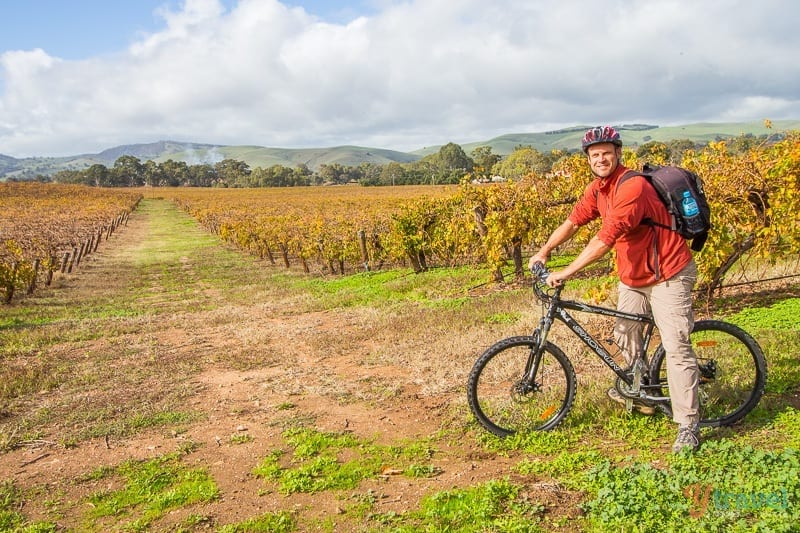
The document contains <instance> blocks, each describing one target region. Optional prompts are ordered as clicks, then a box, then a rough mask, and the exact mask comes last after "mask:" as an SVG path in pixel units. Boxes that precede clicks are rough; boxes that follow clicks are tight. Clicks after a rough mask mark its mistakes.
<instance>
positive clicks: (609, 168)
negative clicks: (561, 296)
mask: <svg viewBox="0 0 800 533" xmlns="http://www.w3.org/2000/svg"><path fill="white" fill-rule="evenodd" d="M582 147H583V151H584V153H585V154H586V156H587V160H588V162H589V166H590V168H591V171H592V174H593V175H594V178H595V179H594V180H593V181H592V182H591V183H590V184H589V185H588V186H587V187H586V189H585V191H584V193H583V196H582V197H581V198H580V199H579V200H578V202H577V204H576V205H575V206H574V208H573V210H572V213H571V214H570V215H569V217H568V218H567V220H566V221H564V222H563V223H562V224H561V225H560V226H559V227H558V228H557V229H556V230H555V231H554V232H553V234H552V235H551V236H550V237H549V238H548V240H547V242H546V243H545V244H544V246H542V248H541V250H539V252H538V253H536V254H535V255H534V256H533V257H531V259H530V266H533V265H534V264H535V263H542V264H546V261H547V259H548V257H549V256H550V253H551V252H552V251H553V249H555V248H556V247H557V246H559V245H561V244H562V243H564V242H566V241H568V240H569V239H570V238H572V236H573V235H575V233H576V232H577V231H578V229H579V228H580V227H581V226H583V225H585V224H588V223H589V222H590V221H592V220H594V219H596V218H598V217H600V218H601V220H602V225H601V228H600V230H599V232H598V233H597V235H595V236H594V237H593V238H592V239H591V240H590V241H589V243H588V244H587V245H586V247H585V248H584V249H583V250H582V251H581V252H580V253H579V254H578V256H577V257H576V258H575V259H574V260H573V261H572V262H571V263H570V264H569V265H568V266H567V267H565V268H564V269H563V270H560V271H556V272H553V273H551V274H550V277H549V278H548V280H547V283H548V285H550V286H551V287H556V286H558V285H560V284H561V283H563V282H564V281H565V280H567V279H569V278H570V277H572V276H573V275H575V274H576V273H577V272H578V271H580V270H581V269H583V268H584V267H586V266H587V265H589V264H591V263H592V262H594V261H596V260H597V259H600V258H601V257H603V256H604V255H605V254H607V253H608V252H609V251H610V250H611V249H612V248H613V249H614V250H615V251H616V262H617V271H618V274H619V278H620V284H619V301H618V304H617V308H618V309H619V310H622V311H628V312H633V313H646V312H648V311H651V310H652V313H653V317H654V319H655V323H656V326H657V327H658V329H659V332H660V334H661V342H662V344H663V346H664V349H665V350H666V357H667V359H666V360H667V380H668V382H669V394H670V398H671V401H672V411H673V420H674V421H675V422H676V423H677V424H678V426H679V428H678V436H677V439H676V440H675V443H674V445H673V447H672V449H673V451H674V452H678V451H680V450H682V449H684V448H689V449H691V450H692V451H694V450H696V449H697V448H698V447H699V445H700V440H699V436H700V434H699V429H698V422H699V419H700V417H699V408H698V396H697V386H698V380H699V374H698V369H697V358H696V356H695V354H694V352H693V350H692V345H691V342H690V341H689V333H690V332H691V331H692V328H693V326H694V315H693V312H692V288H693V287H694V283H695V281H696V279H697V268H696V266H695V264H694V260H693V259H692V252H691V251H690V250H689V246H688V245H687V243H686V241H685V240H684V239H683V237H681V236H680V235H679V234H678V233H677V232H675V231H672V230H670V229H667V228H669V227H670V223H671V220H670V215H669V213H668V212H667V209H666V207H665V206H664V204H663V203H662V202H661V200H660V199H659V197H658V194H657V193H656V191H655V189H654V188H653V187H652V185H650V183H649V182H648V181H647V179H646V178H644V177H642V176H634V177H629V178H627V179H625V180H623V181H622V182H620V178H621V177H622V175H623V174H624V173H625V172H626V171H627V170H628V169H627V168H625V167H624V166H623V165H622V162H621V161H622V139H621V138H620V135H619V133H618V132H617V131H616V130H615V129H614V128H612V127H610V126H605V127H596V128H592V129H590V130H589V131H587V132H586V135H585V136H584V138H583V142H582ZM644 219H650V220H652V221H654V222H656V223H657V225H653V224H646V223H643V221H644ZM661 225H664V226H666V228H662V227H660V226H661ZM642 328H643V326H642V325H641V324H637V323H635V322H632V321H627V320H618V321H617V323H616V324H615V326H614V337H615V340H616V342H617V344H619V346H620V348H621V349H622V352H623V354H624V355H625V358H626V360H627V363H628V364H629V365H630V364H632V363H633V358H634V357H635V355H636V354H637V353H639V349H640V347H641V344H642V342H643V341H642ZM609 396H610V397H611V398H612V399H613V400H615V401H618V402H621V403H624V402H625V400H624V399H623V398H622V396H621V395H620V394H619V392H617V390H616V389H615V388H613V387H612V388H611V389H609ZM636 407H637V409H639V410H641V411H643V412H648V411H649V414H652V412H654V410H653V408H652V406H647V405H643V404H641V403H640V402H636Z"/></svg>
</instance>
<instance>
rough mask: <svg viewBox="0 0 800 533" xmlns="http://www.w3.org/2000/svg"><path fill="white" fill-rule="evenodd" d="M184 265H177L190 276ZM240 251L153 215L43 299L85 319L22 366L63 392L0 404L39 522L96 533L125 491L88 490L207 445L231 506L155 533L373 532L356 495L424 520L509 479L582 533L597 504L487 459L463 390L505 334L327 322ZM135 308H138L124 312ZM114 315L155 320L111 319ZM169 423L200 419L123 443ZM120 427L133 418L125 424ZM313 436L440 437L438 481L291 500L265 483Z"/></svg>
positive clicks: (386, 321)
mask: <svg viewBox="0 0 800 533" xmlns="http://www.w3.org/2000/svg"><path fill="white" fill-rule="evenodd" d="M159 221H160V222H159ZM159 224H166V225H172V226H173V227H176V228H178V231H180V232H181V233H182V234H184V237H185V238H186V235H188V239H189V240H196V241H197V242H207V241H213V242H211V244H209V245H208V246H205V247H200V248H198V249H197V250H193V249H187V250H181V249H180V248H179V247H180V246H184V245H185V244H186V243H185V239H184V240H181V241H176V242H177V243H175V242H173V241H171V240H170V238H169V237H166V236H165V235H164V234H162V233H160V230H159V228H160V226H159ZM171 254H177V256H178V260H177V261H175V265H172V264H170V261H171V260H170V257H172V255H171ZM238 254H239V253H238V252H234V251H231V250H228V249H225V248H223V247H222V246H221V245H219V244H218V243H216V241H215V240H214V239H213V238H211V237H209V236H208V235H206V234H204V233H203V232H202V230H200V229H199V228H198V227H197V226H196V225H194V224H193V223H191V222H188V217H186V215H184V214H182V213H180V212H179V211H177V210H176V209H175V208H174V207H172V206H171V204H169V203H167V202H164V201H150V202H146V203H145V206H144V209H142V208H140V209H139V210H137V211H136V212H134V213H133V215H132V216H131V217H130V220H129V222H128V224H127V226H125V227H123V228H121V230H120V231H119V232H118V233H117V234H115V235H114V236H113V237H112V239H111V240H109V241H108V242H107V243H104V244H103V246H102V247H101V249H100V251H99V252H98V253H96V254H94V255H93V256H91V257H90V258H89V259H88V260H87V261H86V262H85V264H83V265H81V267H80V269H79V270H78V271H77V273H76V274H74V275H71V276H67V277H62V278H60V280H59V282H58V284H57V285H58V286H57V287H54V288H51V289H47V290H44V289H43V290H42V291H41V294H40V295H38V296H35V297H34V298H35V299H38V298H41V299H42V301H43V302H44V301H49V300H48V299H63V300H64V302H65V305H68V306H71V307H72V308H73V309H74V310H75V311H74V315H75V319H74V320H71V319H68V318H67V319H63V320H59V321H57V322H56V323H55V324H51V325H49V326H47V325H43V326H41V328H44V329H47V328H50V330H51V334H52V335H55V336H58V338H59V340H58V341H57V342H56V343H55V344H53V345H50V346H48V347H47V348H46V350H45V351H44V352H43V353H40V354H38V356H36V355H32V354H25V355H20V356H19V357H13V356H11V357H9V358H8V359H7V361H6V363H8V364H10V365H14V366H16V367H19V368H20V372H22V371H23V369H24V367H26V365H35V364H47V365H48V366H47V367H46V368H48V369H49V370H51V371H52V372H53V373H54V374H55V375H54V376H53V377H52V379H60V380H61V382H60V383H59V384H58V385H57V386H54V387H43V388H42V390H41V391H37V392H33V393H26V394H21V395H18V396H16V397H14V398H11V399H9V400H7V401H6V400H4V402H5V405H0V424H1V425H2V429H3V430H4V432H5V434H6V435H9V434H13V433H14V432H17V434H18V435H19V434H21V433H24V432H26V431H27V432H28V433H27V434H28V435H29V436H27V437H25V438H22V439H20V440H19V442H18V445H16V446H14V447H13V449H11V450H9V451H7V452H5V453H3V454H2V456H0V480H6V481H7V480H11V481H13V483H14V484H15V486H16V487H17V489H19V490H20V491H22V493H23V494H25V495H26V496H27V497H26V499H25V503H24V505H23V506H22V507H21V512H22V513H23V514H24V516H25V517H26V519H28V520H29V521H34V520H45V521H51V520H53V519H54V518H53V517H56V520H55V521H56V522H57V523H58V524H59V525H60V526H63V527H64V528H66V529H68V530H70V531H72V530H80V529H81V528H82V527H83V526H82V524H85V516H86V513H87V511H88V508H89V504H88V503H87V499H86V498H87V496H88V495H90V494H92V493H95V492H98V491H102V490H107V489H110V488H114V487H110V486H109V483H110V482H109V480H107V479H99V480H97V481H91V480H89V479H88V476H89V474H90V473H92V472H96V471H98V469H100V468H101V467H113V466H116V465H119V464H121V463H122V462H124V461H126V460H130V459H144V458H152V457H157V456H163V455H165V454H169V453H172V452H175V451H176V450H179V449H181V448H182V447H184V446H185V445H186V444H187V443H189V442H192V443H195V444H196V445H197V447H196V448H194V450H193V451H192V452H191V453H189V454H188V455H186V457H185V459H184V461H186V462H188V463H190V464H191V465H193V466H198V467H202V468H205V469H207V470H208V471H209V472H210V474H211V476H212V477H213V479H214V481H215V482H216V483H217V485H218V487H219V490H220V494H221V497H220V498H219V500H218V501H215V502H213V503H209V504H204V505H202V506H189V507H185V508H181V509H179V510H178V511H174V512H172V513H170V514H169V515H168V516H166V517H164V518H162V519H160V520H159V521H158V523H157V525H156V526H154V530H170V529H172V528H175V527H176V525H177V524H181V523H183V521H184V520H186V518H187V516H188V515H189V514H190V513H191V514H195V515H201V516H205V517H208V518H209V522H207V523H205V524H204V525H202V526H200V527H198V529H204V528H209V529H212V528H214V527H219V526H221V525H225V524H232V523H238V522H241V521H243V520H245V519H247V518H253V517H256V516H259V515H261V514H263V513H266V512H269V511H281V510H288V511H292V512H294V513H295V515H296V517H297V518H298V522H299V524H300V528H301V530H315V529H316V528H317V527H319V528H321V527H322V526H321V524H323V523H325V521H326V520H328V521H329V522H330V521H332V522H333V523H335V524H336V528H335V529H336V530H358V529H361V528H362V527H364V524H359V523H358V522H357V521H354V520H357V519H354V518H353V517H352V516H344V513H343V510H342V509H343V507H345V506H346V505H348V498H350V497H351V496H352V493H354V492H358V493H365V492H367V491H369V490H371V491H373V493H374V494H377V495H378V500H377V503H376V505H375V508H374V512H377V513H388V512H390V511H395V512H397V513H403V512H407V511H410V510H414V509H418V506H419V503H420V499H421V498H422V497H423V496H426V495H430V494H433V493H435V492H438V491H443V490H450V489H453V488H457V487H469V486H474V485H476V484H479V483H481V482H485V481H488V480H498V479H504V478H510V479H511V480H512V481H514V482H518V483H521V484H523V485H525V487H526V488H525V490H526V491H527V493H528V497H529V498H530V499H531V500H533V501H537V502H540V503H542V504H543V505H545V507H546V509H547V511H546V512H547V513H548V514H549V516H550V518H551V519H559V518H560V519H562V527H561V528H560V530H561V531H569V530H571V529H572V528H571V527H570V526H569V525H568V524H569V523H570V522H571V521H572V519H574V518H577V517H579V516H580V514H581V512H580V510H579V508H578V504H579V503H580V501H581V500H582V499H583V497H584V496H583V495H582V494H581V493H578V492H572V491H567V490H565V489H563V488H561V487H559V486H557V485H554V484H553V483H550V482H548V480H547V479H546V478H538V477H537V476H521V475H519V474H516V473H515V472H514V470H513V469H512V468H511V467H512V466H513V465H514V464H515V463H517V462H518V461H519V460H520V457H514V456H513V455H514V454H513V453H512V454H510V455H509V454H505V455H504V454H496V453H491V452H488V451H487V449H486V448H484V447H483V446H482V445H481V444H480V442H479V439H478V437H477V431H478V430H476V429H475V428H474V427H471V426H470V425H469V416H468V413H467V411H466V409H465V407H464V404H465V402H464V390H463V383H464V381H465V379H466V374H467V372H468V370H469V367H470V366H471V364H472V362H473V360H474V358H475V356H476V355H477V353H478V351H479V350H480V349H481V347H482V346H485V345H486V344H487V343H489V342H491V341H492V340H493V338H492V336H493V335H496V334H497V332H492V331H489V332H487V331H486V328H485V327H483V328H482V327H480V326H479V325H476V326H475V327H473V328H472V329H471V330H469V331H466V332H464V333H463V334H460V335H459V338H457V339H454V338H452V337H450V338H448V337H447V335H448V328H446V327H444V326H443V325H441V324H440V325H438V326H437V327H427V325H426V324H424V323H423V324H413V323H409V322H413V320H412V319H411V317H409V316H406V315H404V314H403V312H402V311H386V310H376V309H370V308H358V307H349V308H345V309H339V310H334V311H328V310H322V309H319V308H315V307H314V305H313V302H311V301H310V297H308V296H305V295H303V294H298V292H297V291H281V290H277V289H275V288H273V287H270V286H269V279H270V276H272V275H274V272H275V270H276V267H270V266H268V265H265V264H263V263H262V262H259V261H258V260H257V259H252V258H247V257H245V258H244V259H242V258H241V256H238ZM234 255H237V258H235V259H231V257H232V256H234ZM161 257H163V258H164V259H163V260H160V259H159V258H161ZM220 261H222V262H224V261H228V262H229V266H228V267H227V271H226V273H225V275H226V276H230V280H231V281H230V282H228V283H220V282H219V281H218V280H216V281H213V282H212V281H209V279H208V278H207V277H206V276H208V275H209V274H208V272H209V270H210V269H213V268H214V267H213V265H212V263H214V262H216V263H218V262H220ZM216 275H219V274H216ZM235 280H238V281H235ZM132 287H138V289H136V290H137V291H138V292H132V289H131V288H132ZM130 294H136V295H137V296H136V298H137V299H138V300H137V302H126V299H127V298H129V297H130V296H129V295H130ZM25 305H27V303H26V304H25ZM34 305H35V300H34ZM115 306H117V307H120V306H121V307H125V306H130V307H132V308H135V309H139V311H138V312H131V313H125V312H119V313H118V316H104V315H103V314H102V313H103V310H108V309H114V308H115ZM509 311H511V310H509ZM3 312H4V313H5V315H6V316H8V315H10V314H11V313H13V308H11V309H6V310H4V311H3ZM93 312H96V316H93ZM70 328H83V329H82V330H81V331H75V332H72V333H71V332H70ZM87 329H95V330H96V331H94V332H92V331H87ZM43 361H46V363H44V362H43ZM56 376H58V378H57V377H56ZM159 411H161V412H174V413H193V418H192V420H193V421H191V422H186V423H175V424H171V425H168V426H167V429H164V427H163V426H156V427H155V428H149V429H148V428H147V427H144V428H142V429H138V430H130V429H128V431H127V432H123V431H121V430H120V425H122V426H124V425H126V424H127V425H131V426H132V425H133V421H135V420H137V418H136V416H137V415H142V416H143V417H145V418H146V417H147V416H149V415H152V414H153V413H157V412H159ZM109 413H117V414H116V415H115V416H116V418H117V420H118V422H116V424H117V425H116V426H115V425H114V424H115V422H114V419H115V416H110V415H109ZM95 420H99V421H102V422H101V424H103V425H105V427H107V428H108V429H107V430H105V431H104V430H102V429H98V428H97V427H96V426H97V423H96V422H95ZM298 422H300V423H305V424H306V425H308V426H311V427H313V428H316V429H317V430H319V431H325V432H351V433H352V434H354V435H356V436H358V437H360V438H363V439H368V440H373V441H374V442H376V443H377V444H385V445H396V446H403V445H404V443H408V442H415V441H419V440H421V439H432V440H431V442H432V447H433V448H434V449H435V452H434V453H433V455H432V458H431V459H430V462H431V463H432V464H433V465H434V466H435V467H436V470H437V471H438V472H439V474H438V475H436V476H434V477H428V478H410V477H407V476H403V475H392V474H390V475H387V476H384V477H381V478H380V479H376V480H370V481H366V482H362V483H361V485H360V486H359V488H358V489H357V490H356V491H344V492H335V491H334V492H331V491H327V492H322V493H317V494H291V495H283V494H281V493H280V492H279V491H277V490H276V489H275V487H274V486H272V485H270V484H269V482H267V481H265V480H264V479H260V478H257V477H256V476H254V475H253V469H254V468H255V467H256V466H257V465H258V464H259V462H260V461H261V460H262V459H263V458H265V457H267V456H268V455H269V454H270V453H271V452H273V451H274V450H278V449H283V450H286V449H287V444H286V442H285V441H284V439H283V438H282V432H283V430H284V429H285V428H286V427H288V426H290V425H291V424H293V423H298ZM237 436H238V437H240V438H236V437H237ZM387 466H389V467H391V466H392V465H387Z"/></svg>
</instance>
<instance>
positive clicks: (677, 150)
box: [667, 139, 699, 165]
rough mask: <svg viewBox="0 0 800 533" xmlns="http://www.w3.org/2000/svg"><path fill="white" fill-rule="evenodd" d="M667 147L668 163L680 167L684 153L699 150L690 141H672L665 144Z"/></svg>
mask: <svg viewBox="0 0 800 533" xmlns="http://www.w3.org/2000/svg"><path fill="white" fill-rule="evenodd" d="M667 146H668V147H669V159H670V161H669V162H670V163H672V164H673V165H680V164H681V162H682V161H683V155H684V154H685V153H686V152H688V151H690V150H696V149H697V148H699V146H698V145H696V144H695V142H694V141H692V140H691V139H673V140H671V141H669V142H667Z"/></svg>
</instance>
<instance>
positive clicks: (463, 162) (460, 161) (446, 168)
mask: <svg viewBox="0 0 800 533" xmlns="http://www.w3.org/2000/svg"><path fill="white" fill-rule="evenodd" d="M437 155H438V166H439V169H440V171H441V174H442V176H443V183H458V182H459V181H461V178H463V177H464V175H465V174H466V173H467V172H470V171H471V170H472V167H473V161H472V159H470V157H469V156H468V155H467V154H466V152H464V149H463V148H461V146H459V145H457V144H455V143H452V142H451V143H447V144H446V145H444V146H442V148H441V149H440V150H439V153H438V154H437Z"/></svg>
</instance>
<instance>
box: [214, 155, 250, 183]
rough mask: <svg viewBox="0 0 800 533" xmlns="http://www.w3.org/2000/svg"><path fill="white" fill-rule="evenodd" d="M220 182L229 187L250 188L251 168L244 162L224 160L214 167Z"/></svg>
mask: <svg viewBox="0 0 800 533" xmlns="http://www.w3.org/2000/svg"><path fill="white" fill-rule="evenodd" d="M214 170H215V171H216V172H217V176H218V178H219V181H220V182H222V183H224V184H226V185H227V186H228V187H248V186H250V183H249V181H248V177H249V176H250V167H249V166H248V165H247V163H245V162H244V161H237V160H236V159H223V160H222V161H220V162H219V163H217V164H215V165H214Z"/></svg>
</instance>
